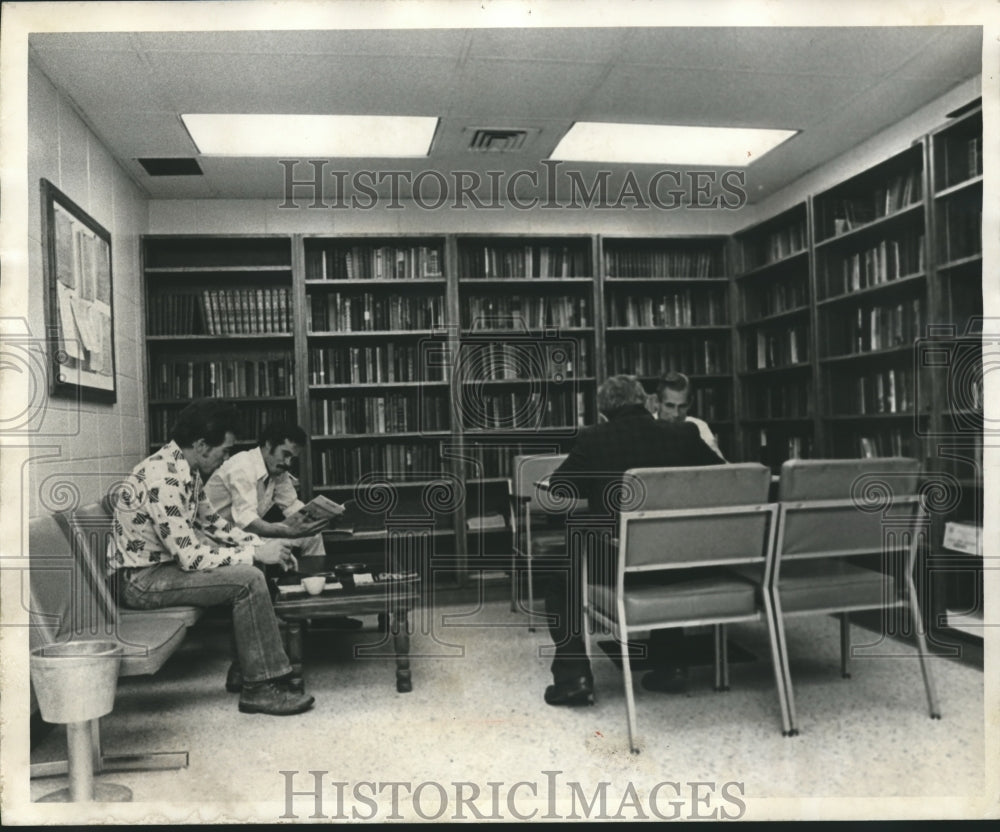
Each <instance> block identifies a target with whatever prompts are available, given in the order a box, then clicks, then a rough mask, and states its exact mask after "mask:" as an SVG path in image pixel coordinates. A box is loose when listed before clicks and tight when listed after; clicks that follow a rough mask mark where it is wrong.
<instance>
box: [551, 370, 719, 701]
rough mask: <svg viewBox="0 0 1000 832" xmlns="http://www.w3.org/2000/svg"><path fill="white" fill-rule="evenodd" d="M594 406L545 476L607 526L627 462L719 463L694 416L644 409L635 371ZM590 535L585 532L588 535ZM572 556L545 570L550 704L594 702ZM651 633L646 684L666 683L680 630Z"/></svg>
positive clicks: (600, 569) (613, 381) (604, 568)
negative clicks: (662, 416) (597, 416)
mask: <svg viewBox="0 0 1000 832" xmlns="http://www.w3.org/2000/svg"><path fill="white" fill-rule="evenodd" d="M597 407H598V410H599V411H600V412H601V414H602V415H603V416H604V417H605V419H606V420H607V421H605V422H603V423H601V424H598V425H594V426H592V427H587V428H583V429H581V431H580V433H579V434H578V435H577V437H576V442H575V443H574V445H573V447H572V449H571V450H570V452H569V454H568V456H567V457H566V460H565V461H564V462H563V463H562V465H560V466H559V468H558V469H557V470H556V471H555V472H553V474H552V476H551V477H550V478H549V487H550V488H559V487H566V488H569V489H572V490H573V491H575V493H577V494H578V495H579V496H580V497H581V498H583V499H586V500H587V503H588V510H589V516H590V517H593V518H594V522H595V524H597V525H600V526H602V527H603V528H605V529H606V528H607V525H608V520H609V519H613V518H614V517H616V516H617V514H618V509H617V507H616V506H615V505H612V504H611V501H610V500H609V499H608V495H609V494H611V493H613V492H614V491H615V488H614V486H615V484H616V483H618V482H620V481H621V478H622V474H624V472H625V471H627V470H628V469H630V468H662V467H668V466H670V467H673V466H685V465H717V464H719V463H721V461H722V460H720V459H719V457H718V456H717V455H716V454H715V453H714V452H713V451H712V450H711V449H710V448H709V447H708V445H706V444H705V442H704V441H702V439H701V437H700V436H699V434H698V429H697V427H695V426H694V425H693V424H691V423H688V422H669V421H657V420H656V419H654V418H653V415H652V414H651V413H650V412H649V411H648V410H647V409H646V391H645V390H644V389H643V387H642V384H641V383H640V382H639V380H638V379H637V378H636V377H635V376H626V375H617V376H611V377H610V378H609V379H607V380H606V381H605V382H604V383H603V384H602V385H601V386H600V388H599V389H598V391H597ZM602 519H603V522H601V521H602ZM594 538H595V536H594V535H587V539H588V540H593V539H594ZM597 554H598V553H597V552H590V553H587V556H589V557H590V558H592V559H594V558H595V556H596V555H597ZM577 557H579V555H576V554H575V553H574V552H572V551H571V552H570V553H569V556H568V557H567V558H566V559H565V560H564V561H563V563H562V564H561V567H562V568H556V569H553V570H550V571H549V574H548V575H547V580H546V584H547V586H546V593H545V611H546V614H547V615H548V617H549V633H550V635H551V636H552V640H553V642H554V643H555V656H554V658H553V660H552V676H553V680H554V684H552V685H550V686H549V687H548V688H547V689H546V691H545V701H546V702H547V703H548V704H549V705H581V704H586V703H590V702H593V691H594V682H593V677H592V675H591V671H590V663H589V661H588V659H587V655H586V651H585V649H584V644H583V631H582V615H581V605H580V600H581V599H580V592H579V588H578V583H579V581H580V564H579V563H578V562H577ZM553 566H556V567H558V566H559V564H556V563H554V564H553ZM599 573H600V574H604V575H609V574H611V571H610V570H609V569H608V564H597V568H595V570H594V572H593V573H592V574H599ZM657 634H658V635H656V636H655V638H654V649H653V650H651V653H655V655H651V658H652V659H653V660H654V663H662V667H658V668H657V670H654V671H652V674H655V678H654V681H655V682H656V684H654V685H652V686H651V687H652V688H653V689H658V690H670V689H671V688H670V686H669V685H665V684H661V680H663V679H666V680H667V681H668V682H669V681H670V680H672V679H673V678H674V677H676V676H678V675H680V674H681V669H680V668H679V665H678V664H670V662H671V661H673V662H679V661H680V659H679V657H678V656H677V652H678V650H679V648H680V645H681V644H682V642H681V641H680V639H681V638H683V634H682V633H681V632H680V631H676V630H663V631H657ZM684 672H686V671H684Z"/></svg>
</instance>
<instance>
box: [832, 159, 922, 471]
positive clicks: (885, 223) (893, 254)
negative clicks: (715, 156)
mask: <svg viewBox="0 0 1000 832" xmlns="http://www.w3.org/2000/svg"><path fill="white" fill-rule="evenodd" d="M924 179H925V177H924V145H923V143H922V142H921V143H917V144H915V145H913V146H912V147H910V148H908V149H907V150H905V151H903V152H902V153H899V154H897V155H896V156H894V157H892V158H891V159H889V160H887V161H886V162H883V163H881V164H879V165H877V166H875V167H873V168H871V169H869V170H867V171H864V172H863V173H860V174H858V175H856V176H854V177H852V178H850V179H848V180H847V181H845V182H842V183H840V184H838V185H837V186H835V187H834V188H831V189H829V190H827V191H825V192H823V193H820V194H818V195H817V196H815V197H814V199H813V222H814V226H813V234H814V238H815V244H814V252H815V269H816V273H815V286H816V307H817V326H818V335H819V338H818V347H819V356H818V359H819V371H820V372H819V391H818V393H819V397H820V398H819V407H818V409H819V412H820V413H821V431H822V433H823V435H824V436H825V443H824V444H825V448H826V453H827V454H828V455H830V456H834V457H856V456H915V457H918V458H923V457H924V456H925V453H924V450H925V449H924V447H923V443H922V441H921V437H922V436H924V435H926V429H927V425H928V419H929V408H930V398H929V396H927V395H925V394H926V392H927V389H928V388H927V382H926V379H925V378H923V377H921V376H920V374H921V372H922V371H921V369H920V368H919V367H917V366H916V365H915V362H914V350H913V347H914V342H915V341H916V340H917V339H918V338H919V337H920V336H921V334H922V333H923V331H924V327H925V325H926V323H927V321H928V279H927V261H928V256H927V249H928V240H927V217H926V214H927V205H926V200H925V196H926V192H925V189H926V186H925V181H924Z"/></svg>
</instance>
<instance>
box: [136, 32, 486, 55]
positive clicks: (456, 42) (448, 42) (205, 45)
mask: <svg viewBox="0 0 1000 832" xmlns="http://www.w3.org/2000/svg"><path fill="white" fill-rule="evenodd" d="M469 37H470V35H469V33H468V32H467V31H466V30H464V29H324V30H312V31H304V30H283V31H243V32H140V33H137V34H136V35H135V43H136V44H137V46H138V48H140V49H143V50H146V51H149V52H222V53H227V54H229V53H244V54H262V55H268V54H271V55H273V54H279V55H292V54H298V55H337V56H343V55H368V56H372V57H383V58H384V57H388V56H390V55H403V56H409V57H417V56H423V57H440V58H455V59H457V58H458V57H459V56H460V55H461V54H462V52H463V51H464V49H465V46H466V43H467V41H468V39H469Z"/></svg>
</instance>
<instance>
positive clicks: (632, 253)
mask: <svg viewBox="0 0 1000 832" xmlns="http://www.w3.org/2000/svg"><path fill="white" fill-rule="evenodd" d="M604 271H605V274H607V276H608V277H611V278H615V277H666V278H671V277H721V276H723V275H724V274H725V272H724V270H723V263H722V251H721V250H720V249H703V250H691V251H670V250H667V249H645V248H638V247H636V248H631V247H630V248H620V249H619V248H612V249H605V251H604Z"/></svg>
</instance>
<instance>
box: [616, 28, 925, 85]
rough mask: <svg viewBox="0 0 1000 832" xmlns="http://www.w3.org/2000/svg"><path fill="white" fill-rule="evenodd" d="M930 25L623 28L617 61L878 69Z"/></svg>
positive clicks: (917, 44)
mask: <svg viewBox="0 0 1000 832" xmlns="http://www.w3.org/2000/svg"><path fill="white" fill-rule="evenodd" d="M934 32H935V30H934V29H933V28H931V27H885V28H882V27H875V28H847V27H845V28H833V27H823V28H815V27H803V28H798V27H796V28H790V27H769V26H761V27H756V28H755V27H741V28H730V27H720V28H667V29H663V28H648V29H629V30H628V33H629V36H628V44H627V46H626V48H625V49H624V50H623V52H624V54H623V55H622V58H621V60H622V62H623V63H624V62H627V63H640V64H649V65H654V66H666V67H673V68H677V69H698V68H702V69H715V70H720V71H725V70H749V71H753V72H779V73H787V74H795V73H802V74H807V75H808V74H815V73H817V72H822V73H823V74H827V75H880V74H882V73H885V72H889V71H891V70H893V69H895V68H896V66H898V64H899V63H900V62H901V61H902V60H903V57H902V56H908V55H911V54H913V53H919V52H920V50H921V49H922V48H923V46H924V45H925V44H926V43H927V42H928V41H930V40H931V39H932V38H933V37H934Z"/></svg>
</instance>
